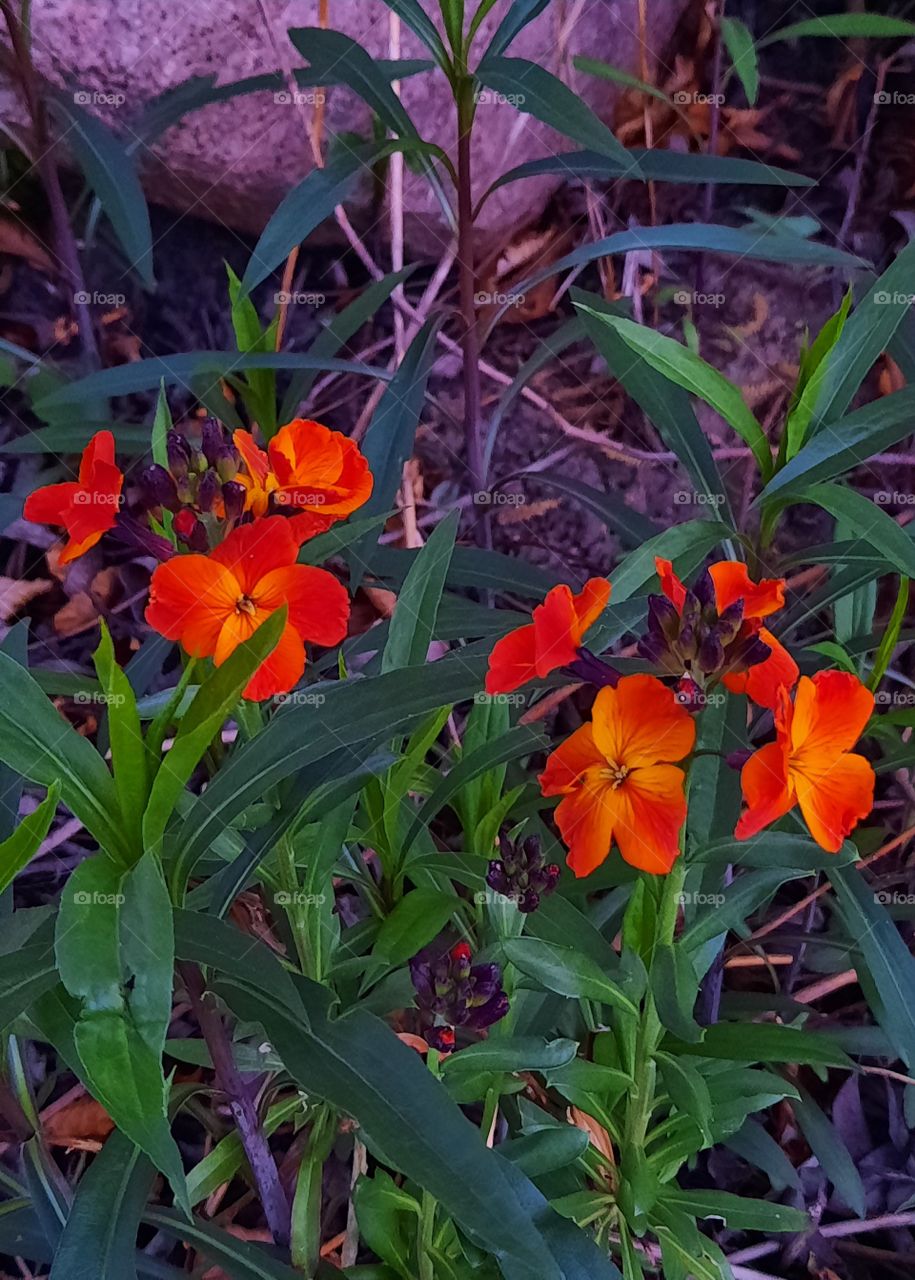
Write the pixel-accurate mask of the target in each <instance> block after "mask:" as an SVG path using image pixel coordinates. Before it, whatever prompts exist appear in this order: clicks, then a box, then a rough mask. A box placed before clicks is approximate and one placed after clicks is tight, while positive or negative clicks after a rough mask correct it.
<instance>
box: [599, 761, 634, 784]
mask: <svg viewBox="0 0 915 1280" xmlns="http://www.w3.org/2000/svg"><path fill="white" fill-rule="evenodd" d="M604 777H605V778H606V779H607V781H608V782H609V783H610V785H611V787H612V788H613V790H614V791H616V789H617V787H621V786H622V785H623V783H624V782H625V781H626V779H627V778H628V777H629V768H628V766H627V765H625V764H614V763H613V761H610V764H609V767H608V768H607V769H605V771H604Z"/></svg>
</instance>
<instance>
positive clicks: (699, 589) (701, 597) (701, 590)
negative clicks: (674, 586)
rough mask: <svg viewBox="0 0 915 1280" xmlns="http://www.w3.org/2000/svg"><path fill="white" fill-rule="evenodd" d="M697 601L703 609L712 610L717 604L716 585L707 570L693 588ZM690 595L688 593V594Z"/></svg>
mask: <svg viewBox="0 0 915 1280" xmlns="http://www.w3.org/2000/svg"><path fill="white" fill-rule="evenodd" d="M693 591H694V592H695V596H696V599H697V600H698V601H699V606H700V608H702V609H711V608H713V607H714V604H715V583H714V581H713V580H712V575H711V574H710V573H709V571H708V569H705V570H704V571H703V572H702V573H701V574H700V575H699V578H698V579H697V581H696V585H695V586H694V587H693ZM687 594H688V593H687Z"/></svg>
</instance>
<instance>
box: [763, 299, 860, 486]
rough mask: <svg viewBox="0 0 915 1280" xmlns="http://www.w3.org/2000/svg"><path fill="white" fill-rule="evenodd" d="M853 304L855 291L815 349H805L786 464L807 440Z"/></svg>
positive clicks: (782, 451)
mask: <svg viewBox="0 0 915 1280" xmlns="http://www.w3.org/2000/svg"><path fill="white" fill-rule="evenodd" d="M851 304H852V291H851V289H848V290H846V293H845V297H844V298H843V299H842V305H841V306H840V307H839V309H838V311H837V312H836V313H835V315H832V316H830V318H829V319H828V320H827V321H826V323H825V324H824V325H823V327H822V329H821V330H820V332H819V333H818V334H817V336H816V339H815V340H814V342H813V343H812V345H811V346H809V347H808V346H806V344H805V346H804V347H803V348H802V349H801V359H800V368H799V371H798V375H797V380H796V382H795V384H794V389H793V391H792V393H791V404H790V406H789V408H788V418H787V421H786V423H785V429H784V432H783V436H782V441H781V446H780V448H779V456H780V460H781V461H782V462H784V461H785V460H788V461H790V460H791V459H792V458H793V457H794V455H795V454H796V453H797V451H798V449H800V447H801V445H802V444H803V443H804V440H805V439H806V436H807V430H808V428H809V426H810V421H811V419H812V417H813V411H814V408H815V406H816V402H817V398H818V397H819V393H820V388H821V386H822V383H823V378H824V377H825V374H826V371H827V370H828V368H829V355H830V353H831V352H832V350H833V349H834V347H835V345H836V343H837V342H838V341H839V339H840V338H841V336H842V333H843V331H844V329H845V323H846V321H847V319H848V313H849V311H850V310H851Z"/></svg>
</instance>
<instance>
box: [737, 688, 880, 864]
mask: <svg viewBox="0 0 915 1280" xmlns="http://www.w3.org/2000/svg"><path fill="white" fill-rule="evenodd" d="M873 709H874V695H873V694H872V693H871V692H870V690H869V689H866V688H865V687H864V685H863V684H862V683H861V681H860V680H859V679H858V677H857V676H854V675H852V674H851V673H850V672H847V671H819V672H817V674H816V675H815V676H814V677H813V678H812V679H811V678H810V677H809V676H801V679H800V682H799V683H798V686H797V693H796V695H795V699H794V702H793V703H792V701H791V699H790V697H789V695H788V690H787V689H785V688H783V689H782V690H781V693H780V696H779V704H778V706H777V708H776V711H775V729H776V740H775V742H771V743H769V745H768V746H765V747H761V748H760V750H759V751H756V752H754V753H753V755H752V756H751V757H750V759H749V760H748V761H747V763H746V764H745V765H744V767H743V770H742V772H741V775H740V783H741V787H742V789H743V797H744V800H746V802H747V809H746V811H745V812H744V814H743V815H742V817H741V819H740V821H739V822H738V824H737V830H736V832H735V834H736V836H737V838H738V840H746V839H747V838H748V837H749V836H753V835H756V833H757V832H758V831H761V830H762V829H763V827H768V826H769V825H770V823H772V822H775V821H777V819H778V818H781V817H783V816H784V815H785V814H786V813H787V812H788V811H789V809H792V808H793V807H794V806H795V805H796V804H797V805H799V806H800V810H801V813H802V814H803V816H804V821H805V822H806V823H807V826H808V828H809V829H810V834H811V835H812V836H813V838H814V840H816V842H817V844H818V845H820V846H821V847H822V848H823V849H826V850H827V851H828V852H829V853H836V852H838V850H839V849H840V848H841V846H842V841H843V840H844V839H845V837H846V836H847V835H848V833H849V832H850V831H851V830H852V828H853V827H854V826H855V825H856V824H857V823H858V822H859V821H860V820H861V819H862V818H866V817H867V815H868V814H869V813H870V811H871V809H872V808H873V805H874V771H873V769H872V768H871V766H870V764H869V762H868V761H867V760H865V758H864V756H859V755H856V754H854V753H853V752H852V751H851V748H852V747H853V746H854V744H855V743H856V742H857V740H858V738H859V737H860V736H861V732H862V730H863V729H864V726H865V724H866V723H867V721H868V719H869V718H870V715H871V712H872V711H873Z"/></svg>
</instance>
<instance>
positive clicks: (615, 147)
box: [476, 52, 640, 178]
mask: <svg viewBox="0 0 915 1280" xmlns="http://www.w3.org/2000/svg"><path fill="white" fill-rule="evenodd" d="M476 76H477V79H478V80H479V82H480V83H481V84H483V85H485V86H486V87H487V88H488V89H492V90H494V91H495V92H496V93H498V94H503V95H504V96H505V97H506V98H507V99H508V101H509V102H511V103H512V104H513V105H514V106H516V107H517V108H518V110H519V111H523V112H524V113H525V114H526V115H531V116H534V118H535V119H537V120H540V121H542V123H543V124H547V125H549V126H550V127H551V128H553V129H556V130H558V132H559V133H562V134H565V136H566V137H567V138H571V139H572V140H573V141H575V142H578V143H580V144H581V145H582V146H583V147H588V148H590V149H591V150H592V151H598V152H600V153H601V154H602V155H608V156H612V157H614V158H615V159H616V160H618V161H620V162H621V163H624V164H625V163H627V162H629V171H628V175H629V176H630V177H634V178H637V177H639V176H640V174H639V166H638V164H637V162H636V161H635V160H634V159H631V157H630V155H629V153H627V151H626V149H625V147H624V146H623V145H622V143H620V142H619V140H618V139H617V137H616V135H615V134H614V133H613V132H612V131H611V130H610V129H608V128H607V126H606V125H605V124H604V123H603V121H602V120H600V119H599V118H598V117H597V116H596V115H595V114H594V112H593V111H592V110H591V108H590V107H589V106H588V105H587V104H586V103H585V101H584V100H583V99H582V98H581V97H580V96H579V95H578V94H577V93H574V92H573V90H571V89H570V88H569V87H568V85H566V84H563V82H562V81H561V80H560V79H559V78H558V77H557V76H554V75H552V74H551V73H550V72H549V71H547V70H546V69H545V68H544V67H541V66H538V65H537V63H535V62H529V61H528V60H527V59H526V58H505V57H501V56H497V55H495V54H491V53H489V52H487V54H486V56H485V57H484V59H483V61H482V62H481V63H480V65H479V66H478V67H477V71H476Z"/></svg>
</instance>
